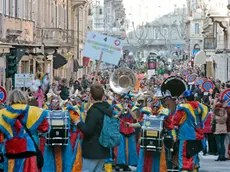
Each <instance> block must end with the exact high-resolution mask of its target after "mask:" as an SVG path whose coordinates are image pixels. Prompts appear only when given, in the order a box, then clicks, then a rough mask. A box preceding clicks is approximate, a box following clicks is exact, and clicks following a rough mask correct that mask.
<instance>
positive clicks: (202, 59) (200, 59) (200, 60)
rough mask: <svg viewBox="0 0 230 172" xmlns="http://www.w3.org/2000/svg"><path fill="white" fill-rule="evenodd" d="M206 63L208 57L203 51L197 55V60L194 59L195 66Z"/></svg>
mask: <svg viewBox="0 0 230 172" xmlns="http://www.w3.org/2000/svg"><path fill="white" fill-rule="evenodd" d="M205 63H206V55H205V52H204V51H203V50H201V51H199V52H198V53H196V55H195V58H194V64H195V65H203V64H205Z"/></svg>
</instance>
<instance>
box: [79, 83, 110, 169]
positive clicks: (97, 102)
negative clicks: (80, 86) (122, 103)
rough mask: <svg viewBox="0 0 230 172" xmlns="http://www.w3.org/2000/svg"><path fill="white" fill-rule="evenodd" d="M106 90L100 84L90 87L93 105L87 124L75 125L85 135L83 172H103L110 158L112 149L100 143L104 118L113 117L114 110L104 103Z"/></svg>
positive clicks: (80, 122)
mask: <svg viewBox="0 0 230 172" xmlns="http://www.w3.org/2000/svg"><path fill="white" fill-rule="evenodd" d="M103 98H104V89H103V87H102V86H101V85H99V84H93V85H92V86H91V87H90V99H91V101H92V102H93V105H92V106H91V108H90V109H89V110H88V112H87V116H86V119H85V122H82V121H79V120H77V121H76V122H75V124H76V125H77V127H78V129H79V130H80V131H81V132H82V133H83V134H84V138H83V144H82V156H83V165H82V172H101V171H102V169H103V165H104V163H105V160H106V159H108V158H110V149H109V148H105V147H103V146H102V145H101V144H100V143H99V137H100V133H101V130H102V127H103V120H104V116H105V115H107V116H110V117H112V115H113V110H112V108H111V107H110V105H109V104H108V103H107V102H104V101H103Z"/></svg>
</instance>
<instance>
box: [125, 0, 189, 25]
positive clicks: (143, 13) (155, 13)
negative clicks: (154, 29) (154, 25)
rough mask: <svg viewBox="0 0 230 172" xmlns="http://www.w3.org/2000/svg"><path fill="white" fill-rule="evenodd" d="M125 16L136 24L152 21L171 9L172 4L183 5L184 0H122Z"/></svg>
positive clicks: (172, 7)
mask: <svg viewBox="0 0 230 172" xmlns="http://www.w3.org/2000/svg"><path fill="white" fill-rule="evenodd" d="M123 1H124V5H125V8H126V15H127V18H128V19H129V20H131V21H133V22H134V23H135V25H137V24H141V23H142V22H149V21H153V20H154V19H155V18H157V17H160V16H162V15H164V14H167V13H169V12H170V11H173V9H174V6H175V5H176V6H177V7H183V4H186V0H123Z"/></svg>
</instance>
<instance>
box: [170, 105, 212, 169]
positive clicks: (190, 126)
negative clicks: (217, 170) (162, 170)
mask: <svg viewBox="0 0 230 172" xmlns="http://www.w3.org/2000/svg"><path fill="white" fill-rule="evenodd" d="M207 115H208V108H207V107H206V106H205V105H203V104H201V103H199V102H196V101H191V102H188V103H185V104H180V105H178V106H177V111H176V113H175V115H174V117H173V124H174V125H175V126H179V132H178V140H179V155H178V159H179V169H180V170H188V171H196V170H197V169H198V168H199V158H198V154H195V155H194V156H192V157H190V158H189V157H187V156H186V155H187V153H186V150H187V143H188V141H191V140H203V139H204V134H203V126H204V122H205V120H206V117H207Z"/></svg>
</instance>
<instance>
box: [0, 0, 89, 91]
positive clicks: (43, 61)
mask: <svg viewBox="0 0 230 172" xmlns="http://www.w3.org/2000/svg"><path fill="white" fill-rule="evenodd" d="M88 3H89V1H87V0H20V1H19V0H0V16H1V31H0V34H1V42H0V53H1V57H0V61H1V65H0V71H1V74H0V76H1V78H3V79H1V78H0V80H3V81H1V83H3V85H2V84H1V85H2V86H4V87H6V88H7V89H8V90H10V89H11V85H12V78H13V77H12V78H8V79H6V73H5V68H6V67H7V65H6V57H7V55H8V54H9V53H10V54H12V52H17V53H16V54H15V56H17V59H18V71H17V73H30V74H36V73H37V72H44V73H46V72H48V73H50V77H51V80H52V79H53V77H55V76H58V77H61V78H67V79H68V78H70V77H73V78H76V79H77V78H79V77H81V76H82V75H83V74H86V73H88V72H90V66H84V67H83V68H82V69H78V67H79V66H82V65H83V57H82V50H83V47H84V40H85V38H86V34H87V31H88V30H87V28H88V8H89V5H88ZM15 50H16V51H15ZM60 56H61V57H64V58H65V59H67V64H66V65H64V66H62V67H60V68H58V69H54V68H57V67H54V66H53V64H55V61H58V58H59V57H60ZM74 64H76V65H74ZM55 66H56V65H55ZM77 69H78V70H77ZM5 82H6V84H4V83H5Z"/></svg>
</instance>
